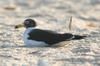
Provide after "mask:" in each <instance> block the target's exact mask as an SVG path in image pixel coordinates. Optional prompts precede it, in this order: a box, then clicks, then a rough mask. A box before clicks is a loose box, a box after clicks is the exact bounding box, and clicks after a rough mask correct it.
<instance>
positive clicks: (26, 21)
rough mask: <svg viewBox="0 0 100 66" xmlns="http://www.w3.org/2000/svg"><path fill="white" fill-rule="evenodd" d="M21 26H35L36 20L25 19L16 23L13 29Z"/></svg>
mask: <svg viewBox="0 0 100 66" xmlns="http://www.w3.org/2000/svg"><path fill="white" fill-rule="evenodd" d="M21 27H25V28H30V27H36V22H35V20H33V19H26V20H25V21H24V22H23V23H22V24H19V25H16V26H15V29H17V28H21Z"/></svg>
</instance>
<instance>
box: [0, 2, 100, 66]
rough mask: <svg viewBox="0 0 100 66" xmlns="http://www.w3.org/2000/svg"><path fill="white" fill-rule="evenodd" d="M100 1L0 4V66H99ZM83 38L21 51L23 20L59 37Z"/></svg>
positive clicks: (26, 48)
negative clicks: (70, 35)
mask: <svg viewBox="0 0 100 66" xmlns="http://www.w3.org/2000/svg"><path fill="white" fill-rule="evenodd" d="M99 14H100V0H0V66H100V15H99ZM71 16H72V17H73V23H72V29H71V31H70V32H71V33H72V34H77V35H87V36H88V37H87V38H85V39H82V40H77V41H71V42H70V43H68V44H66V45H65V46H63V47H23V46H24V43H23V40H22V34H23V32H24V30H25V28H20V29H18V30H15V29H14V26H15V25H16V24H20V23H22V22H23V21H24V20H25V19H27V18H32V19H35V20H36V21H37V24H38V27H39V28H41V29H48V30H52V31H56V32H59V33H65V32H69V31H68V23H69V19H70V17H71Z"/></svg>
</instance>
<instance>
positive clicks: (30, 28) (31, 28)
mask: <svg viewBox="0 0 100 66" xmlns="http://www.w3.org/2000/svg"><path fill="white" fill-rule="evenodd" d="M36 28H37V27H29V28H27V29H26V30H33V29H36Z"/></svg>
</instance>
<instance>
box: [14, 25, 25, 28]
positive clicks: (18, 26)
mask: <svg viewBox="0 0 100 66" xmlns="http://www.w3.org/2000/svg"><path fill="white" fill-rule="evenodd" d="M21 27H24V26H23V25H21V24H19V25H16V26H15V29H18V28H21Z"/></svg>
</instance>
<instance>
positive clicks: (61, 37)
mask: <svg viewBox="0 0 100 66" xmlns="http://www.w3.org/2000/svg"><path fill="white" fill-rule="evenodd" d="M28 35H29V38H28V39H30V40H36V41H44V42H46V43H48V44H50V45H52V44H55V43H58V42H61V41H65V40H66V39H67V38H68V37H70V36H72V35H71V34H59V33H56V32H51V31H48V30H40V29H34V30H32V31H31V32H30V33H29V34H28ZM68 35H70V36H68Z"/></svg>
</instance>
